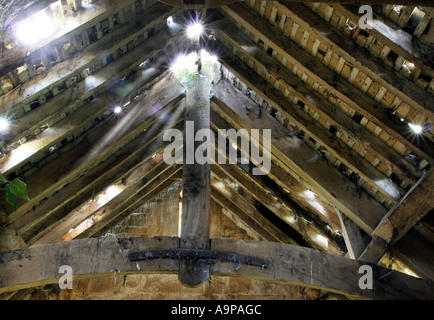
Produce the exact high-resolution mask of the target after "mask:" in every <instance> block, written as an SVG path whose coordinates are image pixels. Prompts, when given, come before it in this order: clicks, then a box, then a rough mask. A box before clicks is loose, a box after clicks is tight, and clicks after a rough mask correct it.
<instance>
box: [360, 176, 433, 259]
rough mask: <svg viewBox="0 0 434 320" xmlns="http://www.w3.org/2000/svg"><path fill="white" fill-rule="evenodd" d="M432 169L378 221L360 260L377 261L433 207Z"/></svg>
mask: <svg viewBox="0 0 434 320" xmlns="http://www.w3.org/2000/svg"><path fill="white" fill-rule="evenodd" d="M432 171H433V170H432V169H431V170H430V171H428V172H426V173H425V175H424V176H423V177H422V178H421V179H420V180H419V181H418V183H417V184H415V185H414V186H413V188H412V189H411V190H410V191H409V192H408V193H407V195H406V196H405V197H404V198H403V199H401V201H400V202H399V203H398V204H397V205H396V206H395V207H394V208H392V209H391V210H390V211H389V212H388V213H387V215H386V216H385V217H384V218H383V219H382V220H381V221H380V222H379V224H378V226H377V227H376V228H375V230H374V231H373V233H372V236H373V240H372V241H371V243H370V244H369V245H368V246H367V247H366V249H365V250H364V252H363V254H362V255H361V257H360V259H361V260H365V261H369V262H372V263H376V262H378V261H379V260H380V259H381V257H382V256H383V255H384V254H385V253H386V250H387V249H388V248H389V246H392V245H394V244H396V243H397V242H398V240H400V239H401V238H402V237H403V236H404V235H406V234H407V232H408V231H409V230H410V229H411V228H413V227H414V226H415V225H416V224H417V223H418V222H419V221H420V220H421V219H422V218H423V217H424V216H425V215H426V214H427V213H428V212H429V211H430V210H432V208H433V207H434V197H433V192H432V186H433V184H434V175H433V174H432Z"/></svg>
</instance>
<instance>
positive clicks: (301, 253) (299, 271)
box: [0, 237, 434, 299]
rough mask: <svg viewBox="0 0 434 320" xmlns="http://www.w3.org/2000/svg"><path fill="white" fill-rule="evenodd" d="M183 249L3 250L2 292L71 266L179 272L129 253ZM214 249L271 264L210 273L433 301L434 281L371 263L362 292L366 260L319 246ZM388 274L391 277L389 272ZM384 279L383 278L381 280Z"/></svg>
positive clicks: (78, 246)
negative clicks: (368, 280) (133, 257)
mask: <svg viewBox="0 0 434 320" xmlns="http://www.w3.org/2000/svg"><path fill="white" fill-rule="evenodd" d="M174 248H175V249H176V248H179V238H177V237H173V238H172V237H154V238H114V237H106V238H92V239H83V240H73V241H68V242H61V243H57V244H54V245H48V246H40V247H35V248H31V249H23V250H16V251H7V252H3V253H2V254H1V258H2V261H3V262H1V264H2V268H0V293H3V292H8V291H12V290H18V289H24V288H31V287H35V286H41V285H45V284H56V283H58V281H59V279H60V277H62V276H63V275H64V274H63V273H62V274H61V273H59V267H60V266H62V265H69V266H71V268H72V270H73V279H84V278H95V277H103V276H116V275H122V274H144V273H176V272H177V271H178V259H170V258H169V259H153V260H147V261H134V262H132V261H130V260H129V258H128V256H129V254H130V253H131V252H137V251H142V250H154V249H174ZM210 248H211V249H212V250H217V251H223V252H230V253H235V254H240V255H247V256H252V257H257V258H263V259H267V260H269V262H270V264H269V266H268V268H263V269H261V268H258V267H257V266H249V265H241V266H240V265H238V264H236V263H235V264H234V263H231V262H217V263H215V264H214V265H213V266H212V267H211V273H212V274H214V275H220V276H232V277H248V278H254V279H262V280H276V281H283V282H287V283H293V284H295V285H302V286H306V287H313V288H321V289H324V290H327V291H331V292H335V293H339V294H344V295H346V296H348V297H362V298H367V299H406V298H407V299H433V298H434V290H433V289H434V283H433V282H430V281H424V280H421V279H417V278H413V277H410V276H407V275H404V274H402V273H398V272H395V271H390V270H389V269H385V268H382V267H378V266H375V265H370V266H371V267H372V269H373V289H372V290H370V289H365V290H362V289H360V287H359V280H360V278H361V277H362V275H363V274H361V273H359V268H360V267H361V266H362V265H363V263H361V262H358V261H355V260H351V259H347V258H344V257H339V256H336V255H332V254H329V253H322V252H320V251H317V250H313V249H309V248H305V247H300V246H293V245H286V244H279V243H272V242H262V241H246V240H227V239H211V240H210ZM386 274H387V275H386ZM380 278H381V279H380Z"/></svg>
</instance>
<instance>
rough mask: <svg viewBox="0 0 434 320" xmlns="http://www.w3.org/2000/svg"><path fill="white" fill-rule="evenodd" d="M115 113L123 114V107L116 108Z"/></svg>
mask: <svg viewBox="0 0 434 320" xmlns="http://www.w3.org/2000/svg"><path fill="white" fill-rule="evenodd" d="M114 112H115V113H121V112H122V108H121V107H116V108H115V109H114Z"/></svg>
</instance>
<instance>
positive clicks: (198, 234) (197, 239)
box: [178, 76, 211, 286]
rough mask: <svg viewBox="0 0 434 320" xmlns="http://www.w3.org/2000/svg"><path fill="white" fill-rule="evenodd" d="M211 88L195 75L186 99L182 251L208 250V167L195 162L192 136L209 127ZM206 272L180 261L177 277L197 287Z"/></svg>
mask: <svg viewBox="0 0 434 320" xmlns="http://www.w3.org/2000/svg"><path fill="white" fill-rule="evenodd" d="M210 89H211V84H210V79H209V78H208V77H202V76H198V77H197V78H196V79H195V81H194V85H193V86H192V87H191V88H190V89H189V90H188V92H187V96H186V114H185V120H186V124H185V134H184V144H185V157H184V158H185V159H184V168H183V191H182V219H181V241H180V246H181V248H188V249H208V248H209V234H210V194H211V185H210V165H209V163H208V162H206V163H204V164H199V163H197V162H196V159H195V151H196V150H197V147H198V146H200V145H202V144H203V143H204V142H203V141H199V142H197V141H195V136H196V133H197V132H198V131H199V130H201V129H209V128H210V101H209V97H210V96H209V93H210ZM193 126H194V128H193ZM193 146H194V149H193V148H192V147H193ZM209 272H210V266H209V265H206V264H204V263H201V262H200V261H199V260H191V259H189V260H188V259H184V260H181V261H180V265H179V272H178V277H179V279H180V281H181V282H183V283H184V284H185V285H187V286H197V285H199V284H201V283H203V282H204V281H206V280H207V279H208V277H209Z"/></svg>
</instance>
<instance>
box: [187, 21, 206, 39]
mask: <svg viewBox="0 0 434 320" xmlns="http://www.w3.org/2000/svg"><path fill="white" fill-rule="evenodd" d="M202 32H203V26H202V25H201V24H200V23H198V22H195V23H193V24H191V25H189V26H188V27H187V36H188V37H189V38H195V37H198V36H200V35H201V34H202Z"/></svg>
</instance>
